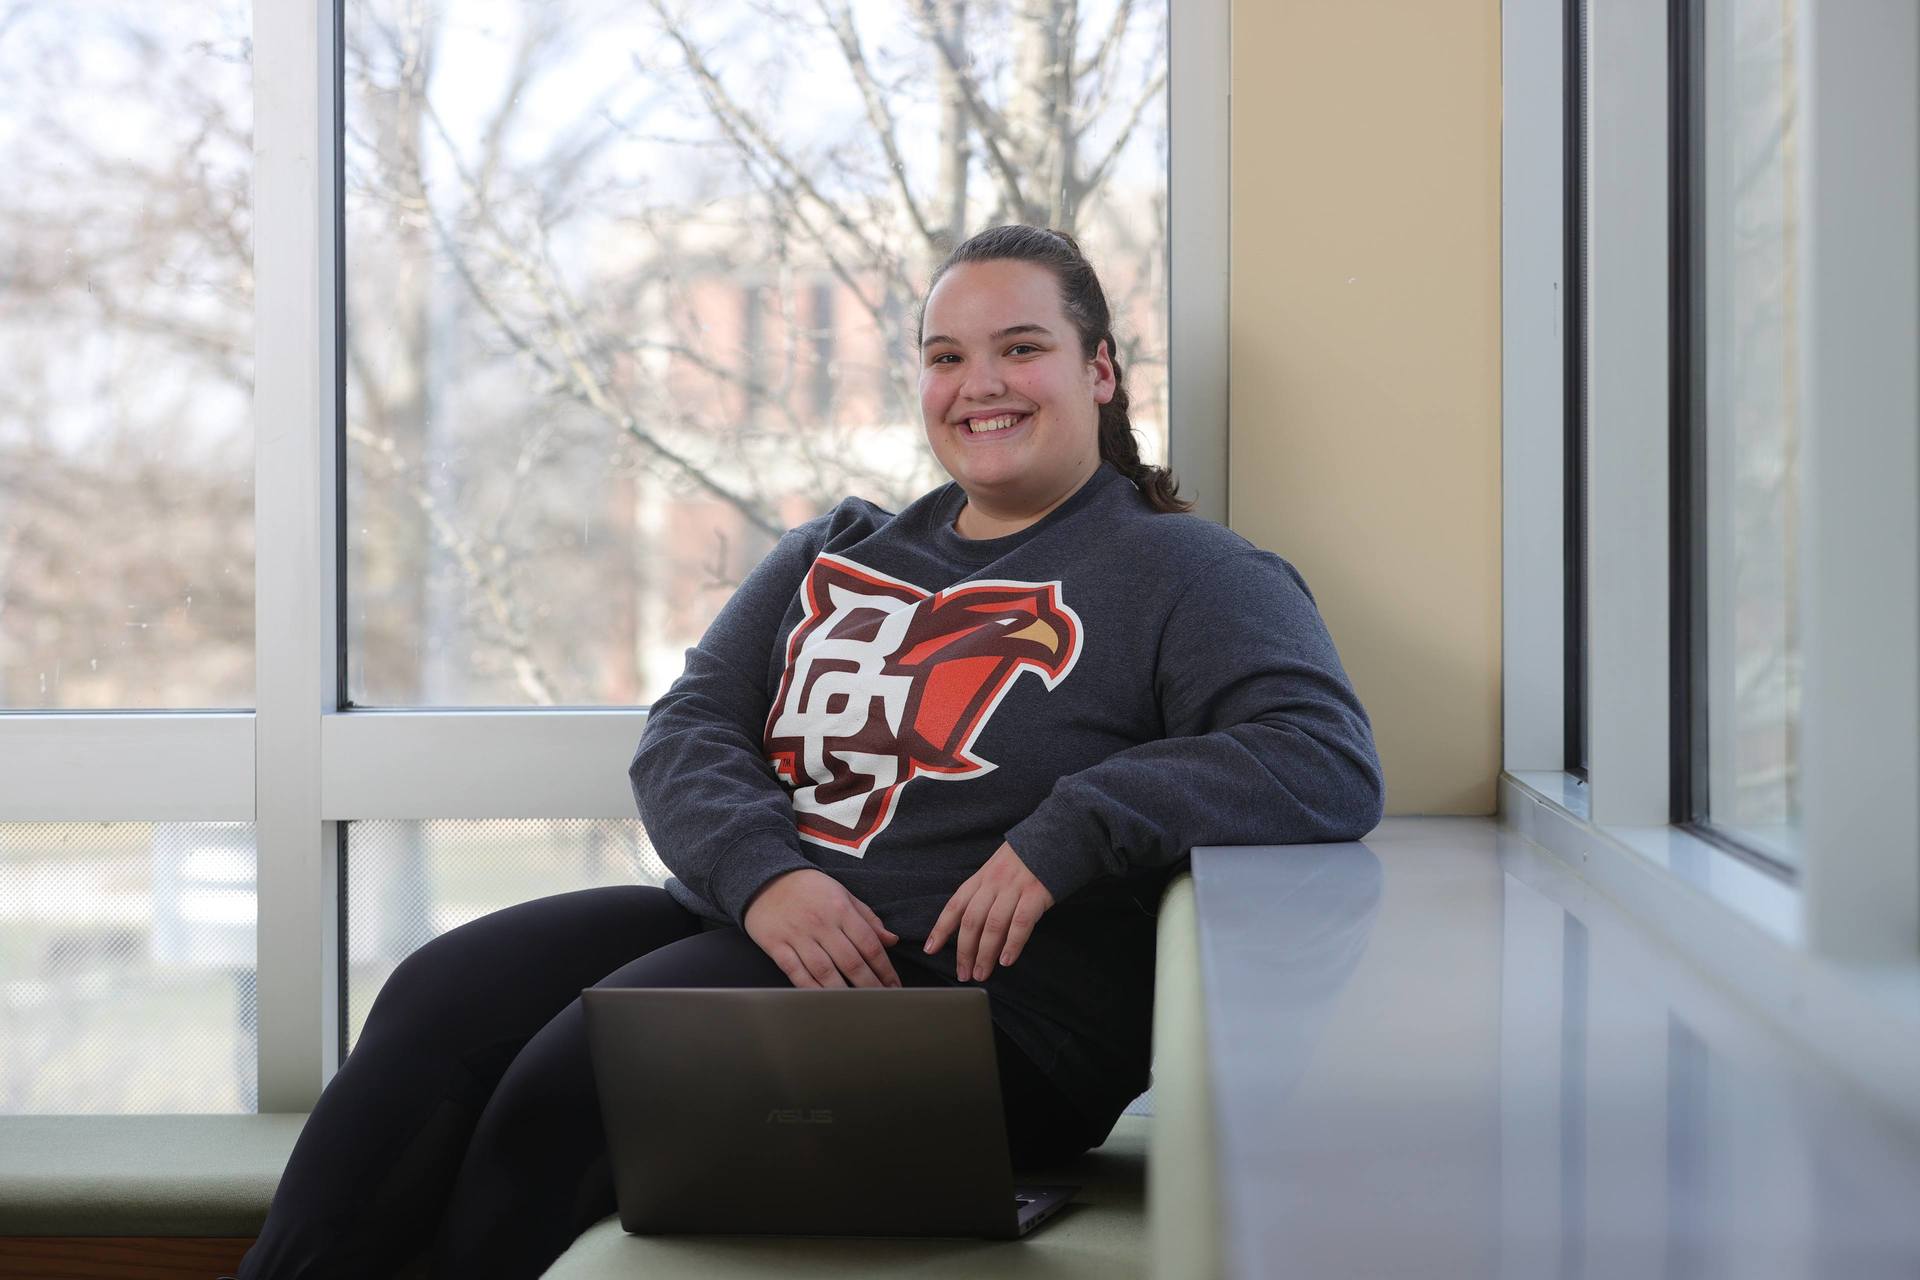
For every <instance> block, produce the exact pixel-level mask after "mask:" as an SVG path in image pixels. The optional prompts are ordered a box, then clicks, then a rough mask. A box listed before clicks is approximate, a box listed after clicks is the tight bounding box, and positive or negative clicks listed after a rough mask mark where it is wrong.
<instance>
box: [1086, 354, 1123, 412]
mask: <svg viewBox="0 0 1920 1280" xmlns="http://www.w3.org/2000/svg"><path fill="white" fill-rule="evenodd" d="M1087 369H1088V372H1089V373H1091V374H1092V376H1093V402H1094V403H1095V404H1106V403H1108V402H1109V401H1111V400H1112V399H1113V393H1114V390H1115V389H1116V388H1117V387H1119V385H1120V379H1119V378H1118V377H1117V376H1115V374H1114V372H1113V356H1112V355H1111V354H1109V353H1108V351H1107V340H1106V339H1105V338H1102V339H1100V345H1099V346H1098V347H1095V348H1094V351H1093V359H1092V360H1089V361H1088V362H1087Z"/></svg>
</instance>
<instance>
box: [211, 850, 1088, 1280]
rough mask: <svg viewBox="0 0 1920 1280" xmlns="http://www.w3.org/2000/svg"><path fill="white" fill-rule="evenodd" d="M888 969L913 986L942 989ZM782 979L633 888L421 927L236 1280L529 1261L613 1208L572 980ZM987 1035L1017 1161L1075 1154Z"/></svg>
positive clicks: (1066, 1134) (535, 1265)
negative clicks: (424, 931) (423, 936)
mask: <svg viewBox="0 0 1920 1280" xmlns="http://www.w3.org/2000/svg"><path fill="white" fill-rule="evenodd" d="M913 945H915V944H914V943H911V942H905V941H903V942H902V943H901V944H899V946H897V947H895V948H893V950H895V951H899V950H901V949H903V948H905V947H909V946H913ZM635 957H638V958H637V959H636V958H635ZM894 969H895V972H897V973H898V974H899V975H900V981H901V982H902V983H904V984H905V985H907V986H912V987H925V986H944V985H949V983H948V982H947V980H946V979H943V978H941V977H940V976H939V975H937V974H934V973H930V972H928V971H927V970H925V969H922V968H920V967H918V966H916V965H914V964H913V963H912V962H911V961H907V960H904V959H903V960H898V961H896V963H895V965H894ZM790 985H791V983H789V981H788V980H787V977H786V975H785V974H783V973H782V972H781V971H780V969H779V967H778V966H777V965H775V964H774V963H773V961H772V960H771V959H769V958H768V957H767V955H766V954H765V953H764V952H762V951H761V950H760V948H759V946H758V945H756V944H755V943H754V941H753V940H752V939H751V938H749V937H748V936H747V935H746V934H745V933H744V932H742V931H741V930H740V929H738V928H735V927H733V926H731V925H727V926H722V925H716V924H713V923H712V922H710V921H705V920H702V919H701V918H700V917H699V916H697V915H694V914H693V913H691V912H689V911H687V910H686V909H685V908H684V907H682V906H681V905H680V904H679V903H677V902H675V901H674V900H673V899H672V897H670V896H669V895H668V894H667V893H666V891H665V890H663V889H656V888H652V887H648V886H642V885H620V886H615V887H610V888H601V889H582V890H580V891H578V892H576V893H562V894H556V895H554V896H553V897H549V898H540V899H536V900H535V901H532V902H524V903H521V904H520V905H519V906H514V907H507V908H505V909H504V910H500V911H495V912H493V913H492V914H490V915H486V916H482V917H481V918H479V919H478V920H474V921H471V922H470V923H468V924H464V925H461V926H460V927H459V928H457V929H453V930H450V931H449V932H447V933H445V934H443V935H441V936H440V937H438V938H435V939H434V940H433V941H431V942H429V943H427V944H426V945H425V946H423V947H421V948H420V949H419V950H418V951H415V952H414V953H413V954H412V955H410V956H408V957H407V958H406V959H405V960H404V961H402V962H401V963H400V965H399V967H398V968H396V969H395V970H394V971H393V974H392V975H391V976H390V977H389V978H388V979H387V981H386V985H385V986H383V987H382V988H381V989H380V994H379V996H378V997H377V998H376V999H375V1000H374V1003H373V1009H372V1010H371V1011H370V1012H369V1013H368V1015H367V1022H366V1027H365V1029H364V1030H363V1031H362V1032H361V1035H360V1039H359V1041H358V1042H357V1043H356V1044H355V1045H354V1048H353V1052H352V1053H350V1054H349V1055H347V1060H346V1062H345V1064H343V1065H342V1066H341V1068H340V1071H339V1073H338V1074H336V1075H335V1076H334V1078H333V1080H332V1081H331V1082H330V1083H329V1084H328V1085H327V1087H326V1089H325V1090H324V1091H323V1092H322V1093H321V1095H320V1100H319V1101H318V1102H317V1103H316V1104H315V1105H314V1109H313V1114H312V1116H311V1117H309V1118H308V1120H307V1124H306V1127H305V1128H304V1129H302V1130H301V1133H300V1138H299V1140H298V1141H297V1142H296V1143H295V1144H294V1148H293V1153H292V1155H291V1156H290V1157H289V1159H288V1161H287V1167H286V1171H285V1173H284V1174H282V1176H281V1178H280V1185H279V1188H278V1190H276V1191H275V1192H274V1196H273V1203H272V1205H271V1207H270V1208H269V1210H268V1213H267V1221H266V1225H265V1226H264V1227H263V1228H262V1230H261V1232H260V1238H259V1240H258V1242H256V1243H255V1244H254V1246H253V1247H252V1248H251V1249H250V1250H248V1251H247V1256H246V1258H245V1260H244V1261H243V1262H242V1263H241V1266H240V1276H241V1280H291V1278H292V1277H310V1276H311V1277H318V1276H343V1277H344V1276H350V1277H354V1278H355V1280H369V1278H371V1277H378V1276H391V1275H393V1274H394V1273H395V1272H396V1271H397V1270H399V1269H400V1268H401V1267H402V1266H404V1265H406V1264H408V1263H409V1262H415V1260H417V1259H418V1258H419V1255H421V1254H422V1252H423V1251H426V1250H428V1249H429V1248H430V1249H431V1251H432V1252H431V1255H430V1270H429V1274H431V1275H433V1276H457V1277H461V1278H462V1280H482V1278H483V1277H490V1276H499V1277H516V1278H519V1277H535V1276H538V1275H540V1273H541V1272H542V1271H544V1270H545V1269H546V1268H547V1266H548V1265H549V1264H551V1263H552V1262H553V1260H554V1259H555V1258H557V1257H559V1256H560V1254H562V1253H564V1252H565V1251H566V1249H567V1246H568V1245H569V1244H571V1243H572V1242H573V1240H574V1238H575V1237H576V1236H578V1235H579V1234H580V1233H581V1232H582V1231H584V1230H586V1228H588V1227H589V1226H591V1225H592V1224H593V1223H595V1222H597V1221H599V1220H600V1219H601V1218H603V1217H605V1216H606V1215H608V1214H610V1213H612V1212H613V1211H614V1198H613V1179H612V1174H611V1171H610V1170H609V1168H608V1163H607V1153H606V1141H605V1136H604V1131H603V1129H602V1127H601V1120H600V1102H599V1097H598V1094H597V1092H596V1090H595V1087H594V1081H593V1068H592V1063H591V1061H590V1060H589V1057H588V1053H587V1035H586V1023H585V1019H584V1015H583V1014H582V1011H581V1002H580V990H581V988H583V987H587V986H596V987H786V986H790ZM994 1044H995V1050H996V1053H997V1057H998V1065H999V1073H1000V1087H1001V1094H1002V1097H1003V1098H1004V1100H1005V1110H1006V1124H1007V1131H1008V1140H1009V1145H1010V1147H1011V1150H1012V1153H1013V1159H1014V1163H1015V1165H1017V1166H1020V1167H1034V1166H1038V1165H1043V1164H1048V1163H1052V1162H1054V1161H1057V1160H1061V1159H1065V1158H1068V1157H1070V1156H1072V1155H1076V1154H1078V1153H1079V1152H1081V1151H1084V1150H1086V1148H1087V1147H1088V1145H1090V1144H1089V1142H1088V1140H1087V1138H1086V1136H1085V1135H1086V1128H1087V1126H1086V1123H1085V1122H1084V1121H1083V1120H1081V1119H1080V1118H1079V1117H1078V1114H1077V1113H1076V1112H1075V1111H1074V1109H1073V1108H1072V1107H1071V1105H1070V1104H1069V1103H1068V1102H1067V1100H1066V1099H1065V1097H1063V1096H1062V1095H1061V1094H1060V1093H1059V1092H1058V1091H1057V1090H1056V1089H1055V1088H1054V1087H1053V1085H1052V1084H1050V1083H1049V1082H1048V1081H1047V1079H1046V1077H1045V1076H1043V1075H1041V1074H1040V1072H1039V1070H1038V1069H1037V1068H1036V1067H1035V1066H1034V1065H1033V1063H1032V1062H1031V1061H1029V1060H1028V1059H1027V1058H1026V1057H1025V1055H1023V1054H1022V1053H1021V1052H1020V1051H1019V1050H1018V1049H1016V1048H1015V1047H1014V1046H1013V1044H1012V1042H1011V1041H1009V1040H1008V1039H1007V1038H1006V1036H1005V1034H1004V1033H1003V1032H1001V1031H1000V1030H999V1029H998V1028H997V1027H996V1028H995V1031H994ZM415 1265H416V1266H417V1262H416V1263H415Z"/></svg>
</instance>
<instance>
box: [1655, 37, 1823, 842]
mask: <svg viewBox="0 0 1920 1280" xmlns="http://www.w3.org/2000/svg"><path fill="white" fill-rule="evenodd" d="M1677 12H1682V13H1683V15H1684V17H1685V18H1686V19H1687V25H1686V26H1685V27H1684V28H1683V27H1681V26H1680V25H1678V24H1676V27H1675V32H1676V41H1675V50H1676V57H1682V56H1684V58H1685V59H1686V61H1685V64H1684V65H1685V66H1686V68H1687V70H1688V72H1689V74H1688V75H1687V78H1686V81H1685V83H1686V84H1687V90H1688V91H1687V97H1686V102H1687V110H1686V111H1685V112H1683V113H1676V123H1675V140H1676V148H1675V153H1676V157H1677V158H1676V161H1675V176H1676V184H1677V190H1676V196H1675V199H1676V211H1677V214H1678V217H1679V220H1678V221H1676V224H1675V225H1676V231H1677V232H1678V233H1680V235H1681V236H1683V237H1684V239H1678V240H1677V241H1676V244H1675V246H1674V262H1675V278H1676V286H1675V288H1676V303H1675V308H1674V317H1675V325H1674V341H1675V346H1674V350H1675V359H1674V363H1673V376H1674V380H1675V400H1674V410H1675V417H1674V428H1675V432H1676V446H1675V450H1674V463H1675V483H1674V497H1675V501H1676V502H1680V503H1683V504H1684V505H1683V507H1682V509H1681V510H1680V511H1679V512H1678V513H1677V517H1676V520H1675V523H1674V529H1675V535H1676V548H1675V549H1676V556H1675V574H1674V583H1675V594H1674V618H1675V652H1676V663H1675V671H1674V676H1675V688H1676V697H1675V702H1674V705H1675V715H1676V717H1682V718H1683V720H1684V723H1682V724H1680V725H1679V726H1678V727H1677V729H1676V734H1675V750H1676V762H1677V766H1678V767H1677V768H1676V774H1675V777H1676V786H1675V796H1674V804H1675V816H1674V821H1675V822H1677V823H1681V824H1683V825H1685V824H1695V823H1697V824H1701V825H1702V827H1703V828H1705V829H1707V830H1710V831H1711V832H1713V833H1714V834H1715V835H1717V836H1718V837H1719V838H1721V839H1723V840H1727V841H1730V842H1732V843H1734V844H1736V845H1738V846H1739V847H1741V848H1743V849H1745V850H1748V851H1750V852H1752V853H1756V854H1758V855H1760V856H1761V857H1763V858H1765V859H1767V860H1769V861H1772V862H1774V863H1777V864H1779V865H1781V866H1782V867H1785V868H1789V869H1790V868H1793V867H1796V866H1798V865H1799V863H1800V683H1801V647H1800V638H1799V636H1800V616H1799V614H1800V603H1799V601H1800V589H1799V581H1798V579H1799V538H1800V529H1799V525H1800V498H1799V493H1800V451H1799V438H1800V354H1799V341H1798V339H1799V315H1798V307H1799V297H1800V293H1801V290H1802V288H1803V287H1804V286H1803V283H1802V272H1801V270H1800V265H1799V256H1798V234H1799V229H1798V226H1797V218H1798V216H1799V201H1800V194H1801V193H1800V190H1799V187H1800V183H1801V175H1800V167H1799V160H1798V155H1799V152H1800V150H1801V148H1802V147H1803V145H1804V143H1803V142H1802V140H1801V130H1800V127H1799V121H1798V116H1797V106H1796V104H1797V102H1798V99H1799V94H1798V90H1797V87H1796V70H1795V50H1794V44H1795V41H1796V39H1797V38H1798V31H1797V28H1796V23H1795V8H1794V6H1791V5H1788V6H1782V5H1779V4H1775V3H1759V2H1758V0H1689V2H1688V3H1685V4H1681V5H1678V6H1677ZM1682 166H1684V169H1683V167H1682ZM1682 189H1683V190H1684V195H1682V194H1681V190H1682ZM1681 690H1684V691H1685V692H1684V695H1682V694H1681V693H1680V692H1679V691H1681Z"/></svg>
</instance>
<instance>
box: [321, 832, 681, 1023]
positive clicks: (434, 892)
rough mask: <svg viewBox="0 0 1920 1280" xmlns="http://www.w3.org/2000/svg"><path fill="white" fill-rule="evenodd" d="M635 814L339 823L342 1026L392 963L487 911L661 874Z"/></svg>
mask: <svg viewBox="0 0 1920 1280" xmlns="http://www.w3.org/2000/svg"><path fill="white" fill-rule="evenodd" d="M668 874H669V873H668V871H667V869H666V867H664V866H663V865H661V862H660V859H659V858H658V857H657V856H656V855H655V854H654V851H653V843H652V842H651V841H650V840H648V839H647V833H646V829H645V828H644V827H642V826H641V825H640V820H639V819H638V818H535V819H528V818H483V819H462V818H435V819H431V820H429V821H424V822H410V821H403V820H400V819H387V818H382V819H374V820H367V821H359V822H353V823H350V824H348V826H347V847H346V881H347V887H346V893H347V1032H348V1047H349V1048H351V1047H352V1043H353V1041H355V1040H357V1039H359V1037H360V1028H361V1027H362V1026H363V1025H364V1024H365V1023H366V1019H367V1011H368V1010H370V1009H371V1008H373V1000H374V997H375V996H377V995H379V994H380V987H381V984H383V983H384V982H386V980H387V975H388V974H390V973H392V972H393V970H394V968H395V966H397V965H398V964H399V963H400V962H401V961H402V960H404V959H406V958H407V956H408V955H409V954H411V953H412V952H413V950H414V949H415V948H416V947H418V946H420V945H421V944H422V943H424V942H427V941H429V940H430V939H433V938H436V937H438V936H439V935H441V934H443V933H445V932H446V931H447V930H449V929H452V928H456V927H458V926H460V925H463V924H465V923H466V922H467V921H469V920H473V919H476V918H478V917H480V916H483V915H485V914H487V913H488V912H489V911H497V910H499V909H500V908H501V907H510V906H512V905H514V904H515V903H518V902H527V901H530V900H531V899H534V898H544V897H547V896H549V895H551V894H556V893H569V892H571V891H573V890H575V889H588V888H593V887H595V886H599V885H612V884H653V885H657V884H662V883H664V882H665V881H666V878H667V876H668Z"/></svg>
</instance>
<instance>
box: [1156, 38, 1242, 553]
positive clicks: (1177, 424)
mask: <svg viewBox="0 0 1920 1280" xmlns="http://www.w3.org/2000/svg"><path fill="white" fill-rule="evenodd" d="M1229 21H1230V18H1229V4H1228V0H1195V2H1194V3H1179V4H1173V3H1171V2H1170V3H1169V6H1168V14H1167V22H1168V26H1169V31H1168V54H1167V56H1168V69H1167V79H1168V89H1167V111H1168V131H1167V150H1168V162H1167V164H1168V172H1167V224H1168V232H1167V260H1168V261H1167V279H1168V295H1169V296H1168V298H1167V320H1168V347H1167V368H1168V371H1169V375H1170V383H1169V385H1168V388H1167V393H1168V410H1169V412H1168V417H1169V421H1168V423H1167V460H1168V463H1169V465H1170V466H1171V467H1172V469H1173V472H1174V475H1175V476H1176V477H1177V478H1178V480H1179V481H1180V492H1181V494H1182V496H1185V497H1190V498H1192V499H1193V500H1194V512H1195V513H1196V514H1198V515H1202V516H1205V517H1206V518H1207V519H1209V520H1217V521H1219V522H1221V523H1222V524H1224V523H1226V520H1227V403H1228V400H1227V392H1228V384H1227V369H1228V360H1227V357H1228V345H1227V315H1228V283H1227V280H1228V266H1229V264H1228V261H1227V251H1228V247H1229V240H1228V230H1229V228H1228V209H1229V199H1228V198H1229V191H1228V184H1227V178H1228V164H1229V158H1230V151H1229V145H1228V144H1229V134H1228V125H1229V119H1230V117H1229V112H1228V105H1229V104H1228V97H1227V90H1228V84H1229V72H1230V70H1231V65H1232V59H1231V48H1230V46H1229Z"/></svg>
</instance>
